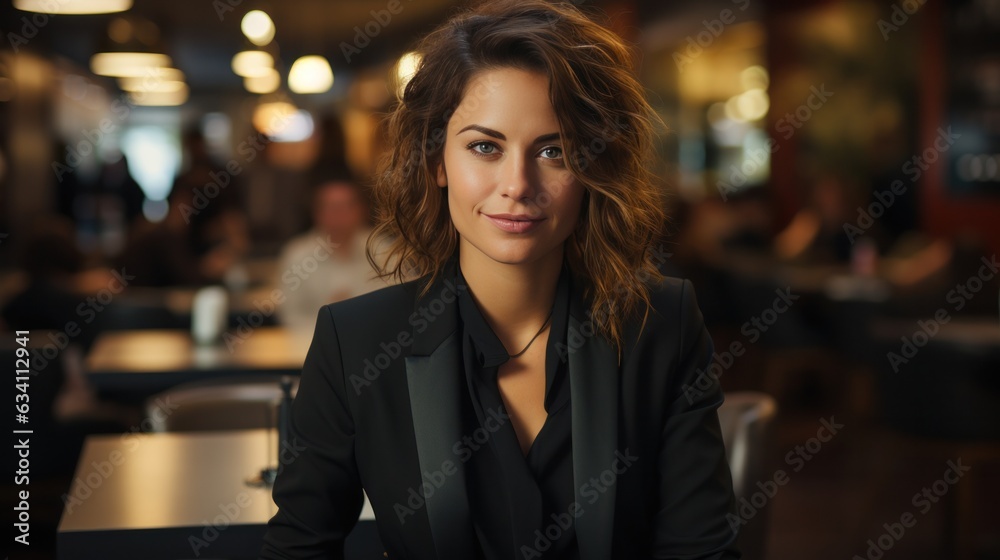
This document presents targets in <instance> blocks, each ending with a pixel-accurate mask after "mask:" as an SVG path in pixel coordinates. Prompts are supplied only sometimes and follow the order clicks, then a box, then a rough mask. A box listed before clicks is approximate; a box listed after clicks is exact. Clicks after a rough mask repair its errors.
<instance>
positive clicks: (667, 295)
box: [649, 276, 695, 315]
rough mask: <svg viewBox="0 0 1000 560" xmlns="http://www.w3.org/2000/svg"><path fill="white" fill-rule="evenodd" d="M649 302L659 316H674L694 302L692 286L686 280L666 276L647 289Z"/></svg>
mask: <svg viewBox="0 0 1000 560" xmlns="http://www.w3.org/2000/svg"><path fill="white" fill-rule="evenodd" d="M649 302H650V304H651V305H652V307H653V310H654V311H656V312H658V313H660V314H668V315H669V314H674V313H677V312H678V311H682V310H684V308H685V307H687V306H690V305H691V304H692V303H694V302H695V294H694V284H692V283H691V281H690V280H688V279H687V278H680V277H677V276H666V277H664V278H663V280H661V281H660V282H657V283H655V284H652V285H651V286H650V289H649Z"/></svg>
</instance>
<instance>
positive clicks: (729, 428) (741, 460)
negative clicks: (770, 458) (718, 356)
mask: <svg viewBox="0 0 1000 560" xmlns="http://www.w3.org/2000/svg"><path fill="white" fill-rule="evenodd" d="M777 409H778V406H777V404H776V403H775V401H774V399H773V398H771V397H770V396H769V395H767V394H765V393H759V392H756V391H736V392H730V393H726V399H725V401H724V402H723V403H722V406H720V407H719V425H720V427H721V428H722V440H723V442H725V445H726V459H727V460H728V461H729V469H730V471H732V475H733V492H734V494H735V495H736V501H737V505H738V504H739V503H740V500H741V499H743V498H746V499H747V500H749V494H750V493H751V492H752V491H753V488H754V486H753V485H754V483H755V482H757V481H759V480H761V479H762V477H763V475H764V474H765V473H764V469H765V465H766V462H767V461H766V457H767V440H768V434H769V433H770V426H771V422H772V421H773V420H774V417H775V414H776V413H777ZM766 512H767V510H766V508H764V509H762V511H759V512H758V513H757V515H756V516H754V518H753V519H751V520H750V521H748V522H747V523H746V524H745V525H744V526H743V527H742V529H741V530H740V547H741V548H742V550H743V557H744V558H746V559H747V560H753V559H758V560H759V559H762V558H764V546H765V544H766V541H767V525H768V524H767V517H766Z"/></svg>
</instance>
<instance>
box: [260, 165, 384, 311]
mask: <svg viewBox="0 0 1000 560" xmlns="http://www.w3.org/2000/svg"><path fill="white" fill-rule="evenodd" d="M310 207H311V209H312V221H313V226H312V228H310V229H309V231H307V232H305V233H303V234H301V235H299V236H297V237H295V238H294V239H292V240H291V241H289V242H288V243H287V244H286V245H285V246H284V247H283V248H282V250H281V255H280V257H279V259H278V262H279V267H278V278H277V279H276V280H275V283H276V285H277V286H279V287H280V289H282V290H283V294H284V298H283V299H282V300H281V301H280V303H279V305H278V319H279V321H280V322H281V323H282V324H284V325H286V326H289V327H298V328H309V327H312V326H313V325H314V324H315V321H316V311H317V310H318V309H319V308H320V307H322V306H323V305H325V304H327V303H333V302H336V301H341V300H344V299H348V298H352V297H354V296H359V295H361V294H364V293H368V292H370V291H372V290H374V289H376V288H383V287H385V286H386V285H387V282H386V281H385V280H383V279H381V278H379V277H378V275H377V271H376V270H375V269H374V268H373V267H372V265H371V263H369V261H368V258H367V255H366V254H365V245H366V243H367V241H368V236H369V235H371V228H370V227H369V226H368V223H367V222H368V214H369V212H368V207H367V204H366V202H365V199H364V195H363V193H362V192H361V189H360V187H358V186H357V185H356V184H355V183H354V182H352V181H351V180H350V179H347V178H341V179H331V180H328V181H325V182H323V183H320V184H319V185H317V186H316V188H315V190H314V192H313V197H312V203H311V205H310Z"/></svg>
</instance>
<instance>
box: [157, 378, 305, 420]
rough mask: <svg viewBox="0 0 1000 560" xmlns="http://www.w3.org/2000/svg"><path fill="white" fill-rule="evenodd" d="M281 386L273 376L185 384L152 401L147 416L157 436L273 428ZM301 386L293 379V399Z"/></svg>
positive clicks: (160, 394)
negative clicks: (162, 434) (160, 433)
mask: <svg viewBox="0 0 1000 560" xmlns="http://www.w3.org/2000/svg"><path fill="white" fill-rule="evenodd" d="M280 382H281V378H280V377H276V376H273V375H264V376H261V375H254V376H239V377H232V378H225V379H211V380H205V381H195V382H191V383H184V384H181V385H178V386H176V387H173V388H171V389H167V390H166V391H163V392H161V393H158V394H156V395H153V396H152V397H149V398H148V399H147V400H146V403H145V413H146V417H147V418H149V422H150V424H151V426H152V430H153V431H154V432H192V431H209V430H248V429H254V428H273V427H275V426H277V418H278V417H277V408H278V404H279V403H280V402H281V385H280ZM298 386H299V378H298V377H293V380H292V396H293V397H294V396H295V393H296V391H297V389H298Z"/></svg>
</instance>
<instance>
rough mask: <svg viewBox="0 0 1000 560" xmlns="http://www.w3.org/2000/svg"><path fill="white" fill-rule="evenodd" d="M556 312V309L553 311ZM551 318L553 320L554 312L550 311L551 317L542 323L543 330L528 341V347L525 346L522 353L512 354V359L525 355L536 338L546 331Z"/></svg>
mask: <svg viewBox="0 0 1000 560" xmlns="http://www.w3.org/2000/svg"><path fill="white" fill-rule="evenodd" d="M554 310H555V309H553V311H554ZM551 318H552V311H549V316H548V317H546V318H545V322H544V323H542V328H540V329H538V332H536V333H535V336H533V337H531V340H529V341H528V345H527V346H525V347H524V348H522V349H521V351H520V352H518V353H517V354H511V355H510V357H511V358H516V357H518V356H520V355H521V354H524V352H525V351H526V350H527V349H528V348H529V347H530V346H531V343H532V342H534V341H535V339H536V338H538V335H540V334H542V331H544V330H545V326H546V325H548V324H549V319H551Z"/></svg>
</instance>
